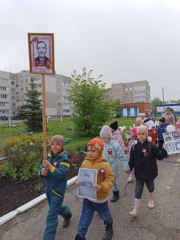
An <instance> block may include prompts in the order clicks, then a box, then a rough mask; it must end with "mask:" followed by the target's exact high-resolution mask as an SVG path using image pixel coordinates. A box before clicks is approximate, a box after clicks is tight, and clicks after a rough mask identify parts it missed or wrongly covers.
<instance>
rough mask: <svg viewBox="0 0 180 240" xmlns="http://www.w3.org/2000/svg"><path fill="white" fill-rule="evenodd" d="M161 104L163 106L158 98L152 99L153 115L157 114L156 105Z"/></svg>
mask: <svg viewBox="0 0 180 240" xmlns="http://www.w3.org/2000/svg"><path fill="white" fill-rule="evenodd" d="M162 104H164V102H163V101H162V100H161V99H160V98H159V97H156V98H154V99H153V100H152V101H151V108H152V113H153V114H156V112H157V106H158V105H162Z"/></svg>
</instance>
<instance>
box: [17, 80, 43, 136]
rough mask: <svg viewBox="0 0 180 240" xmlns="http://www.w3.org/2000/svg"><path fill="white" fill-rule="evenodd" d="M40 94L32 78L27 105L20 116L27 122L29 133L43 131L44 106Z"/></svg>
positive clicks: (27, 94) (22, 108) (27, 95)
mask: <svg viewBox="0 0 180 240" xmlns="http://www.w3.org/2000/svg"><path fill="white" fill-rule="evenodd" d="M40 96H41V93H39V92H38V91H37V89H36V84H35V83H34V80H33V78H31V83H30V89H29V90H28V91H27V93H26V103H25V104H24V105H22V106H21V109H20V115H22V116H23V118H25V119H26V120H25V121H24V123H25V124H26V126H27V128H28V131H35V132H38V131H41V130H42V104H41V100H40V99H39V97H40Z"/></svg>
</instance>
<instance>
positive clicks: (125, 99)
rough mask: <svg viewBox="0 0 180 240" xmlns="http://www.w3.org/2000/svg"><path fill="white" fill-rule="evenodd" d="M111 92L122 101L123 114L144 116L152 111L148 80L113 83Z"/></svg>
mask: <svg viewBox="0 0 180 240" xmlns="http://www.w3.org/2000/svg"><path fill="white" fill-rule="evenodd" d="M111 94H112V98H113V99H119V100H120V101H121V104H122V107H123V116H138V115H141V116H143V115H145V112H146V111H150V86H149V83H148V81H146V80H143V81H137V82H129V83H116V84H112V86H111Z"/></svg>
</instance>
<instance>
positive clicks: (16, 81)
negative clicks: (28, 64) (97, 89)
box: [0, 71, 73, 117]
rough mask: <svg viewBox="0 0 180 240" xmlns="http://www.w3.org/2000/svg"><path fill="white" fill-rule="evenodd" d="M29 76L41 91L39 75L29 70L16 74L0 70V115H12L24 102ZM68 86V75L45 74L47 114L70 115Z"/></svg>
mask: <svg viewBox="0 0 180 240" xmlns="http://www.w3.org/2000/svg"><path fill="white" fill-rule="evenodd" d="M31 78H33V79H34V82H35V84H36V88H37V90H38V91H39V92H41V75H34V74H30V72H29V71H21V72H20V73H17V74H12V73H7V72H2V71H0V116H4V115H5V116H11V117H12V116H15V115H16V114H18V112H19V110H20V107H21V106H22V105H23V104H25V103H26V92H27V90H28V89H29V88H30V85H29V83H30V80H31ZM70 86H71V78H70V77H66V76H62V75H59V74H56V75H46V76H45V89H46V115H47V116H52V117H57V116H59V117H65V116H67V117H70V116H72V113H73V112H72V108H71V103H70V102H69V100H68V89H69V88H70Z"/></svg>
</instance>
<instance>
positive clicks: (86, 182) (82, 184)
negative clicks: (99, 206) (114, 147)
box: [77, 168, 97, 200]
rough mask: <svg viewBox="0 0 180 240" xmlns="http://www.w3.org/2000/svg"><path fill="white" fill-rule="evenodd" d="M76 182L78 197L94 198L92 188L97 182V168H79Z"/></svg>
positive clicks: (94, 193)
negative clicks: (77, 184)
mask: <svg viewBox="0 0 180 240" xmlns="http://www.w3.org/2000/svg"><path fill="white" fill-rule="evenodd" d="M78 183H79V186H78V188H77V195H78V197H83V198H88V199H92V200H96V199H97V197H96V190H94V189H93V188H92V186H95V185H96V184H97V170H96V169H88V168H80V169H79V173H78Z"/></svg>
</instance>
